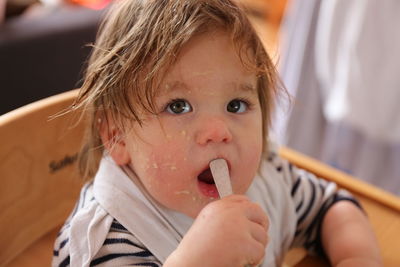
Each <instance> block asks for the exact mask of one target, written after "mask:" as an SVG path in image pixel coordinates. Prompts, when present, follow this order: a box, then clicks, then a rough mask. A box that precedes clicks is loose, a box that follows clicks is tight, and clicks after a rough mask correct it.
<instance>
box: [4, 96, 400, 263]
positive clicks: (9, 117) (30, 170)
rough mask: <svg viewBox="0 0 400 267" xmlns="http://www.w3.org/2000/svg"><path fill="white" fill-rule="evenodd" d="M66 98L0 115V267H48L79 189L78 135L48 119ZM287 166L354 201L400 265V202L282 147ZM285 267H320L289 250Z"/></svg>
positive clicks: (68, 118) (64, 120)
mask: <svg viewBox="0 0 400 267" xmlns="http://www.w3.org/2000/svg"><path fill="white" fill-rule="evenodd" d="M76 95H77V91H76V90H74V91H70V92H66V93H63V94H60V95H56V96H53V97H49V98H47V99H44V100H40V101H38V102H36V103H33V104H30V105H27V106H25V107H22V108H19V109H17V110H15V111H12V112H10V113H7V114H5V115H3V116H0V140H1V142H2V144H1V149H0V177H1V183H0V266H28V267H29V266H32V267H33V266H35V267H36V266H50V263H51V258H52V254H53V243H54V240H55V238H56V235H57V231H58V230H59V227H60V226H61V224H62V223H63V222H64V220H65V219H66V217H67V216H68V214H69V213H70V212H71V210H72V208H73V206H74V203H75V201H76V200H77V198H78V194H79V190H80V187H81V185H82V184H83V181H82V179H81V178H80V177H79V175H78V173H77V170H76V165H77V164H76V155H77V152H78V150H79V147H80V145H81V138H82V135H83V129H82V126H81V125H77V126H76V127H74V122H75V121H76V119H77V118H74V116H72V115H65V116H61V117H59V118H55V119H51V120H50V119H49V117H50V116H52V115H54V114H57V113H58V112H60V111H62V110H63V109H65V108H66V107H68V106H69V105H70V104H71V103H72V101H73V100H74V98H75V97H76ZM281 155H282V156H283V157H284V158H286V159H288V160H289V161H291V162H292V163H293V164H295V165H297V166H299V167H301V168H304V169H306V170H308V171H310V172H313V173H315V174H316V175H317V176H319V177H323V178H325V179H327V180H332V181H334V182H336V183H337V184H338V185H339V186H341V187H343V188H346V189H348V190H349V191H351V192H353V193H354V194H355V195H356V196H357V197H359V199H360V201H361V203H362V204H363V206H364V208H365V210H366V211H367V213H368V216H369V217H370V220H371V222H372V225H373V227H374V229H375V232H376V235H377V237H378V241H379V244H380V247H381V250H382V255H383V258H384V263H385V266H389V267H390V266H400V253H398V252H399V249H400V241H399V239H400V199H399V198H397V197H395V196H393V195H391V194H389V193H387V192H384V191H382V190H380V189H377V188H375V187H373V186H371V185H368V184H365V183H363V182H361V181H359V180H356V179H354V178H353V177H351V176H349V175H346V174H343V173H342V172H339V171H337V170H335V169H333V168H330V167H328V166H326V165H324V164H322V163H320V162H318V161H316V160H313V159H311V158H308V157H306V156H304V155H302V154H300V153H297V152H295V151H293V150H290V149H288V148H282V149H281ZM285 266H297V267H300V266H327V264H326V262H324V261H323V260H321V259H319V258H315V257H310V256H305V252H304V251H301V250H293V251H291V252H289V254H288V255H287V257H286V261H285Z"/></svg>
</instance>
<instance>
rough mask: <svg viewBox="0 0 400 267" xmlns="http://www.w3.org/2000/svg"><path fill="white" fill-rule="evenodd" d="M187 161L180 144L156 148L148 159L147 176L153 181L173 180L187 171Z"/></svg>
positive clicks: (169, 144) (168, 144) (171, 143)
mask: <svg viewBox="0 0 400 267" xmlns="http://www.w3.org/2000/svg"><path fill="white" fill-rule="evenodd" d="M187 161H188V159H187V155H186V153H185V149H184V146H181V145H180V144H179V143H173V142H169V143H167V144H163V145H158V146H154V148H153V149H152V151H151V153H150V154H149V157H148V166H149V167H148V170H147V174H148V175H149V176H150V177H153V179H159V180H165V179H169V180H171V179H172V178H174V176H176V174H178V173H181V172H182V171H183V170H184V169H185V165H186V164H185V162H187ZM170 182H171V181H170Z"/></svg>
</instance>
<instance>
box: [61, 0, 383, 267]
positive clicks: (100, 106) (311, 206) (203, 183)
mask: <svg viewBox="0 0 400 267" xmlns="http://www.w3.org/2000/svg"><path fill="white" fill-rule="evenodd" d="M277 93H278V89H277V86H276V73H275V69H274V67H273V64H272V63H271V61H270V59H269V58H268V55H267V54H266V52H265V50H264V48H263V46H262V44H261V42H260V40H259V38H258V37H257V35H256V34H255V32H254V30H253V29H252V27H251V25H250V23H249V21H248V20H247V18H246V16H245V14H244V13H243V10H242V9H241V8H240V7H239V6H238V4H237V3H236V2H235V1H231V0H121V1H116V2H115V4H114V5H113V7H112V9H111V10H110V12H109V13H108V16H107V17H106V18H105V20H104V23H103V25H102V27H101V30H100V34H99V36H98V38H97V42H96V44H95V45H94V50H93V54H92V55H91V58H90V62H89V66H88V69H87V72H86V76H85V81H84V84H83V86H82V88H81V91H80V95H79V97H78V99H77V102H76V103H75V105H74V108H81V109H82V110H83V111H84V114H86V116H87V117H86V118H85V122H86V123H87V132H86V142H85V146H84V148H83V149H82V153H81V157H80V163H81V167H82V172H83V174H84V175H85V176H86V177H89V178H92V179H90V182H88V183H87V184H86V185H85V186H84V187H83V189H82V191H81V195H80V198H79V200H78V203H77V205H76V207H75V209H74V211H73V212H72V214H71V215H70V217H69V218H68V219H67V221H66V223H65V225H64V226H63V227H62V229H61V231H60V234H59V236H58V237H57V240H56V244H55V250H54V259H53V266H68V265H70V266H97V265H98V266H127V265H129V266H174V267H179V266H185V267H194V266H202V267H204V266H207V267H223V266H229V267H235V266H238V267H244V266H280V265H281V264H282V261H283V257H284V255H285V253H286V252H287V251H288V250H289V249H290V248H292V247H295V246H303V247H305V248H306V249H308V250H309V251H310V252H311V253H321V255H324V254H325V255H327V256H328V258H329V260H330V262H331V263H332V265H334V266H353V267H354V266H380V256H379V253H378V248H377V244H376V241H375V238H374V235H373V233H372V231H371V229H370V226H369V223H368V221H367V219H366V217H365V215H364V214H363V212H362V211H361V210H360V208H359V207H358V204H357V202H356V201H355V200H354V199H353V198H352V197H351V196H350V195H349V194H348V193H346V192H344V191H337V190H336V186H335V185H334V184H332V183H328V182H326V181H324V180H320V179H317V178H315V177H314V176H313V175H311V174H309V173H306V172H305V171H303V170H300V169H298V168H296V167H295V166H293V165H291V164H290V163H288V162H286V161H284V160H282V159H281V158H280V157H279V156H278V154H277V148H276V146H275V145H274V144H273V143H272V142H270V141H268V139H267V138H266V137H267V136H268V126H269V121H270V116H271V110H272V106H273V105H272V103H273V102H274V96H275V95H276V94H277ZM217 158H222V159H224V160H225V161H226V162H227V164H228V169H229V174H230V182H231V185H232V190H233V193H234V194H233V195H231V196H227V197H224V198H222V199H220V197H219V193H218V190H217V188H216V185H215V183H214V180H213V177H212V174H211V171H210V167H209V163H210V161H212V160H214V159H217Z"/></svg>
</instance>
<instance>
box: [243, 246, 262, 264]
mask: <svg viewBox="0 0 400 267" xmlns="http://www.w3.org/2000/svg"><path fill="white" fill-rule="evenodd" d="M244 251H245V255H246V256H245V258H244V262H243V264H242V266H246V264H250V265H252V266H255V265H256V264H257V263H259V262H261V261H262V260H263V259H264V256H265V246H264V245H262V244H260V243H259V242H258V241H256V240H252V241H251V242H250V243H249V246H247V247H246V249H244Z"/></svg>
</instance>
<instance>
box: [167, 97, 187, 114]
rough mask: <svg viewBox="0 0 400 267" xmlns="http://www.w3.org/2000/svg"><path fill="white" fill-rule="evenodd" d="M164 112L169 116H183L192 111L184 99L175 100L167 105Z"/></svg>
mask: <svg viewBox="0 0 400 267" xmlns="http://www.w3.org/2000/svg"><path fill="white" fill-rule="evenodd" d="M166 111H167V112H169V113H171V114H183V113H187V112H190V111H192V106H191V105H190V104H189V102H187V101H186V100H184V99H175V100H172V101H171V102H170V103H168V105H167V107H166Z"/></svg>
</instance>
